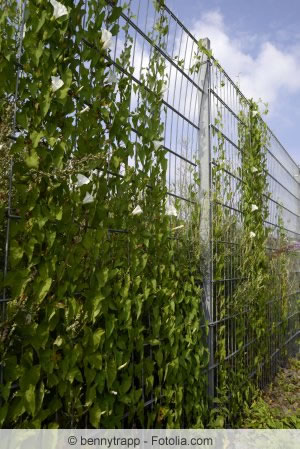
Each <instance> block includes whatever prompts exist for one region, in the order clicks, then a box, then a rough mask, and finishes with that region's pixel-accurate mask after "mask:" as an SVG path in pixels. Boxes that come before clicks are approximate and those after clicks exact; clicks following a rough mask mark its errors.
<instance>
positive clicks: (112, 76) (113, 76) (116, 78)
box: [107, 70, 118, 84]
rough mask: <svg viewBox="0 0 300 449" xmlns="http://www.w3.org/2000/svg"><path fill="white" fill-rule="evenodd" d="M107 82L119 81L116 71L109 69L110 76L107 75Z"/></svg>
mask: <svg viewBox="0 0 300 449" xmlns="http://www.w3.org/2000/svg"><path fill="white" fill-rule="evenodd" d="M107 82H108V83H111V84H114V83H117V82H118V77H117V75H116V74H115V72H113V71H112V70H110V71H109V74H108V77H107Z"/></svg>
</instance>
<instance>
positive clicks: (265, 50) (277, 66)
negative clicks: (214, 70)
mask: <svg viewBox="0 0 300 449" xmlns="http://www.w3.org/2000/svg"><path fill="white" fill-rule="evenodd" d="M192 33H193V34H194V35H195V36H196V37H197V38H198V37H208V38H209V39H210V41H211V47H212V50H213V54H214V56H215V57H216V58H217V59H218V60H219V61H220V63H221V65H222V66H223V67H224V68H225V70H226V71H227V73H228V74H229V76H231V78H232V79H233V80H234V81H238V83H239V85H240V87H241V90H242V92H243V93H244V94H245V95H246V96H247V97H253V98H254V99H255V100H258V99H259V98H261V99H262V100H263V101H264V102H268V103H269V104H270V107H271V111H272V110H273V112H274V109H275V108H276V101H277V100H278V98H279V95H280V92H282V91H286V92H287V93H288V94H289V93H295V92H297V91H300V77H298V75H297V74H298V73H299V71H300V56H299V52H298V51H297V49H296V48H293V49H290V50H289V49H286V50H285V51H282V50H281V49H280V48H278V47H277V46H276V45H275V44H274V43H272V42H270V40H266V41H264V42H259V40H258V37H257V36H251V35H248V34H247V33H242V34H240V35H239V36H240V39H239V40H237V39H234V38H231V37H230V35H231V32H230V30H229V29H228V30H227V28H226V25H225V23H224V19H223V16H222V15H221V13H220V12H219V11H210V12H208V13H205V14H203V16H202V18H201V19H200V20H199V21H197V22H195V24H194V26H193V30H192ZM253 42H255V43H256V48H257V53H256V55H255V56H253V54H250V53H249V51H248V49H249V47H252V48H253ZM252 53H253V52H252Z"/></svg>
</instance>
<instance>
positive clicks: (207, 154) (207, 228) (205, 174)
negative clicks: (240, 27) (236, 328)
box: [199, 38, 215, 398]
mask: <svg viewBox="0 0 300 449" xmlns="http://www.w3.org/2000/svg"><path fill="white" fill-rule="evenodd" d="M202 44H203V46H204V47H205V48H206V49H207V50H210V40H209V39H207V38H206V39H203V40H202ZM210 68H211V62H210V58H209V56H208V55H206V54H203V60H202V64H201V69H200V72H199V85H200V87H201V89H202V92H200V99H199V129H200V132H199V145H200V166H199V172H200V183H201V184H200V204H201V224H200V227H201V228H200V232H201V238H202V241H203V242H204V244H205V248H206V261H207V263H206V266H205V277H204V293H205V318H206V320H207V321H208V323H209V324H210V323H211V322H212V321H213V289H212V285H213V284H212V276H213V272H212V271H213V260H212V208H211V182H212V179H211V148H210V74H211V70H210ZM213 333H214V328H213V326H210V325H209V333H208V341H207V343H208V349H209V367H208V394H209V396H210V397H211V398H213V397H214V389H215V386H214V369H213V365H214V335H213Z"/></svg>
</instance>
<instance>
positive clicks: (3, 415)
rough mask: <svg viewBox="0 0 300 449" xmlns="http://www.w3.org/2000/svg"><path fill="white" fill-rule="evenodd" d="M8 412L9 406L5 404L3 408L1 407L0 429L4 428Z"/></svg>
mask: <svg viewBox="0 0 300 449" xmlns="http://www.w3.org/2000/svg"><path fill="white" fill-rule="evenodd" d="M7 412H8V404H4V405H3V406H2V407H0V429H2V428H3V423H4V421H5V418H6V416H7Z"/></svg>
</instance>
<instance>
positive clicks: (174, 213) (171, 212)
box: [166, 204, 177, 217]
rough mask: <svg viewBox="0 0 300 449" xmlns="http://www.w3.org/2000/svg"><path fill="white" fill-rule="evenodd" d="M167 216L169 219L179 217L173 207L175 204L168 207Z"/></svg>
mask: <svg viewBox="0 0 300 449" xmlns="http://www.w3.org/2000/svg"><path fill="white" fill-rule="evenodd" d="M166 215H168V216H169V217H172V216H173V217H177V210H176V208H175V207H174V206H173V204H168V206H167V207H166Z"/></svg>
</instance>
